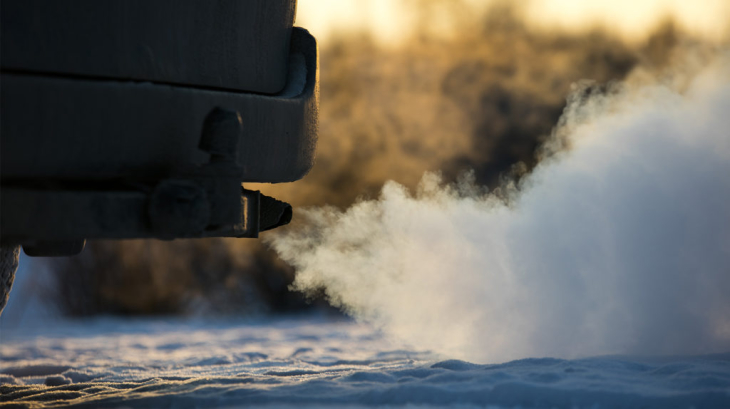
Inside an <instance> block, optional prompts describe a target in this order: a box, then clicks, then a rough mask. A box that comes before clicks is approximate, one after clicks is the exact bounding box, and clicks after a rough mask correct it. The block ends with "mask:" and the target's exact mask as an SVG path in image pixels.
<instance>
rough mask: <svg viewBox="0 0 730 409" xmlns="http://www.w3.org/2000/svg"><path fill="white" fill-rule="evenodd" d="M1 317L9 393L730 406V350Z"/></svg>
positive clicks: (267, 323)
mask: <svg viewBox="0 0 730 409" xmlns="http://www.w3.org/2000/svg"><path fill="white" fill-rule="evenodd" d="M0 330H1V331H2V333H1V334H0V384H3V385H2V386H0V405H2V404H4V403H5V404H7V403H14V404H18V405H20V406H21V407H24V406H27V407H37V406H43V405H49V406H64V405H80V406H83V407H211V406H217V407H221V406H222V407H251V406H272V407H302V406H310V407H322V406H328V405H329V406H337V407H342V406H347V407H372V406H388V407H401V406H414V407H428V406H444V405H453V406H461V407H485V406H486V407H500V408H501V407H509V408H512V407H541V408H543V407H545V408H547V407H589V408H615V407H632V408H633V407H642V408H654V407H656V408H730V354H722V355H714V356H702V357H673V358H663V359H658V358H655V359H649V358H643V359H640V358H626V357H600V358H589V359H578V360H560V359H550V358H530V359H523V360H518V361H513V362H507V363H501V364H492V365H476V364H471V363H468V362H463V361H456V360H447V359H446V360H445V359H444V358H443V357H436V356H433V355H431V354H429V353H426V352H417V351H413V350H411V349H408V348H404V347H403V346H402V345H397V344H394V343H392V342H389V341H388V340H386V339H384V338H383V337H382V336H381V335H380V334H379V333H378V332H377V331H375V330H373V329H372V328H370V327H368V326H365V325H362V324H357V323H354V322H351V321H347V320H342V319H337V320H333V319H331V318H327V317H317V316H307V317H287V318H278V319H267V320H258V321H251V320H249V321H245V320H213V321H211V320H202V319H194V320H169V319H165V320H163V319H148V320H123V319H113V318H103V319H94V320H84V321H57V322H55V323H53V324H49V323H48V322H45V323H42V322H41V323H39V324H38V325H13V326H8V325H5V326H0ZM485 342H488V340H485Z"/></svg>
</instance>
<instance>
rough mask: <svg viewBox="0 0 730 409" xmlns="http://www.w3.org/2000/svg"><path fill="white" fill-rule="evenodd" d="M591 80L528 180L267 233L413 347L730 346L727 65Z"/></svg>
mask: <svg viewBox="0 0 730 409" xmlns="http://www.w3.org/2000/svg"><path fill="white" fill-rule="evenodd" d="M692 72H693V70H691V69H686V70H675V73H674V75H672V76H669V77H668V76H665V77H663V78H662V79H661V80H652V81H648V80H647V75H641V73H635V75H633V76H632V77H631V78H630V79H629V80H627V81H626V82H624V83H622V84H612V85H609V86H607V87H605V88H603V89H601V88H599V87H595V86H579V87H578V89H576V91H575V92H574V93H573V94H572V95H571V97H570V98H569V100H568V106H567V108H566V109H565V112H564V114H563V117H562V118H561V120H560V123H559V124H558V126H557V127H556V128H555V130H554V132H553V136H552V138H551V139H550V140H549V141H548V143H546V145H545V146H544V147H543V149H542V151H541V161H540V163H539V164H538V165H537V166H536V168H535V169H534V170H533V171H532V172H531V173H530V174H529V175H526V176H524V177H523V178H522V179H521V180H520V181H519V182H509V183H505V184H503V186H502V187H500V188H499V189H497V190H496V191H493V192H485V191H484V189H483V188H480V187H479V186H476V185H475V183H473V181H472V180H473V179H470V178H469V176H468V175H467V176H466V177H464V178H462V180H461V181H460V182H458V183H455V184H444V183H442V182H441V180H440V177H439V175H438V174H433V173H428V174H426V175H425V176H424V177H423V179H422V181H421V183H420V185H419V187H418V189H417V191H416V192H415V193H414V194H411V193H410V192H409V191H408V190H407V189H406V188H404V187H402V186H401V185H399V184H397V183H394V182H389V183H386V184H385V186H384V187H383V189H382V192H381V195H380V197H379V198H378V199H376V200H362V201H360V202H358V203H356V204H355V205H353V206H352V207H350V208H349V209H347V210H346V211H340V210H338V209H336V208H332V207H323V208H311V209H308V210H301V211H299V213H298V216H299V217H300V218H304V219H305V222H304V223H303V225H302V226H300V228H298V229H288V230H287V231H285V232H281V233H278V234H274V235H272V236H269V237H268V240H269V243H270V244H271V245H272V246H273V247H274V248H275V249H276V251H277V252H278V253H279V254H280V256H281V257H282V258H283V259H284V260H286V261H287V262H288V263H290V264H291V265H293V266H294V267H295V268H296V271H297V275H296V280H295V282H294V285H293V287H294V288H295V289H297V290H299V291H303V292H307V293H316V292H318V291H322V290H323V291H324V292H325V294H326V296H327V297H328V299H329V301H330V302H331V303H332V304H333V305H335V306H338V307H341V308H342V309H344V310H345V311H346V312H347V313H349V314H351V315H352V316H354V317H355V318H357V319H359V320H362V321H365V322H368V323H371V324H373V325H375V326H377V327H379V328H380V329H382V330H383V331H384V332H385V333H386V334H389V335H391V336H393V337H396V338H398V339H400V340H401V341H405V342H408V343H410V344H412V345H413V346H414V347H417V348H422V349H430V350H432V351H434V352H437V353H442V354H444V355H448V356H449V357H453V358H461V359H466V360H469V361H475V362H499V361H507V360H511V359H517V358H524V357H527V356H554V357H577V356H588V355H599V354H619V353H620V354H652V355H654V354H699V353H711V352H719V351H727V350H728V349H730V58H728V55H724V56H723V57H721V58H717V61H716V62H714V63H713V64H710V66H709V67H708V68H704V69H702V70H696V71H695V72H694V73H692Z"/></svg>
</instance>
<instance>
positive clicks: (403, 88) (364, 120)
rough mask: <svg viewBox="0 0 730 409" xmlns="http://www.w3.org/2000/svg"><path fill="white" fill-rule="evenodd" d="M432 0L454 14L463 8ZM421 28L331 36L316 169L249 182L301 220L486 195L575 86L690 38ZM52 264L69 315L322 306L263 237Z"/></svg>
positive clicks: (118, 249) (669, 26) (128, 249)
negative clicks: (426, 192) (407, 198)
mask: <svg viewBox="0 0 730 409" xmlns="http://www.w3.org/2000/svg"><path fill="white" fill-rule="evenodd" d="M411 3H412V5H413V6H414V7H415V8H416V9H418V7H421V6H426V5H429V4H432V3H433V2H427V1H420V2H418V1H412V2H411ZM440 4H441V5H443V4H452V5H453V6H452V10H453V11H454V12H455V13H456V12H458V11H459V10H458V5H459V2H456V1H455V2H449V3H444V2H440ZM474 18H475V17H474V16H470V19H472V20H474ZM421 19H422V20H421V21H420V22H419V24H420V26H419V27H421V28H419V30H420V31H419V32H420V33H422V34H423V35H416V36H414V37H413V38H412V39H410V40H409V41H408V42H406V43H404V44H402V45H398V46H389V47H386V46H383V45H382V44H381V43H379V42H376V41H374V40H373V38H372V36H371V35H369V34H368V33H366V32H364V33H349V34H346V33H343V34H342V35H337V36H333V37H332V38H329V39H328V41H327V42H326V44H324V46H322V47H321V49H320V59H321V60H320V61H321V73H320V74H321V75H320V78H321V95H320V101H321V102H320V104H321V106H320V109H321V110H320V119H319V120H320V136H319V145H318V154H317V163H316V165H315V167H314V168H313V169H312V171H311V173H310V174H309V175H308V176H306V177H305V178H304V179H303V180H301V181H299V182H296V183H293V184H284V185H253V184H252V185H248V184H247V185H246V187H247V188H249V189H251V188H253V189H260V190H262V191H264V193H266V194H269V195H272V196H274V197H276V198H278V199H281V200H284V201H287V202H289V203H291V204H292V205H293V206H294V209H295V219H296V209H297V208H298V207H302V206H315V205H323V204H330V205H335V206H338V207H347V206H348V205H350V204H352V203H353V202H355V201H356V200H358V198H361V197H377V195H378V191H379V189H380V188H381V186H382V184H383V182H385V181H386V180H389V179H392V180H396V181H398V182H400V183H402V184H404V185H406V186H408V187H411V188H412V187H414V186H415V185H416V184H417V182H418V181H419V179H420V178H421V176H422V175H423V173H424V171H427V170H432V171H433V170H440V171H441V172H442V173H443V175H444V177H445V179H446V180H453V179H455V178H456V177H457V176H458V175H459V174H460V173H463V172H465V171H468V170H474V171H475V176H476V180H477V181H478V182H479V183H481V184H483V185H485V186H488V187H490V188H494V187H495V186H496V185H497V184H498V183H499V180H500V177H501V176H503V175H505V174H507V173H509V172H513V173H514V171H515V170H517V171H518V173H519V172H526V171H529V169H530V168H531V167H533V166H534V165H535V163H536V156H535V149H536V147H537V146H538V145H539V144H540V143H541V141H543V140H544V139H545V138H546V136H547V135H549V134H550V132H551V129H552V127H553V126H554V125H555V124H556V123H557V121H558V118H559V117H560V115H561V112H562V110H563V107H564V105H565V98H566V96H567V95H568V94H569V92H570V89H571V84H573V83H575V82H576V81H579V80H583V79H590V80H594V81H597V82H599V83H605V82H608V81H615V80H621V79H623V78H625V77H626V76H627V75H628V74H629V72H631V71H632V69H634V68H635V67H637V66H642V67H645V68H646V69H659V68H661V67H662V66H664V65H666V64H667V62H668V61H670V59H671V56H672V53H673V52H674V50H676V49H677V48H678V47H679V46H680V45H681V43H682V42H686V41H691V39H687V38H686V36H683V35H681V33H680V30H679V29H677V28H676V26H675V24H674V23H672V21H671V20H667V21H665V22H664V23H662V24H660V25H659V26H658V27H656V28H655V29H654V31H653V32H652V33H651V34H650V35H649V36H648V37H647V38H646V39H645V40H644V41H638V42H627V41H625V40H623V39H622V38H620V37H619V36H617V35H614V34H612V33H610V32H608V31H606V30H601V29H598V28H596V29H595V30H592V31H589V32H583V33H569V32H555V31H546V30H544V29H538V28H533V27H530V26H529V25H527V24H526V23H525V21H524V20H523V19H522V18H521V17H520V16H519V13H516V12H515V9H513V8H511V7H509V6H504V5H501V6H495V7H493V8H490V9H487V10H486V11H484V12H483V13H481V14H480V15H479V16H477V18H476V21H477V23H476V24H469V25H466V24H465V28H466V29H465V30H463V31H457V32H456V33H455V34H453V35H450V36H444V37H438V36H432V35H427V33H428V32H429V31H428V29H427V28H428V27H429V21H428V13H424V14H423V15H422V16H421ZM417 34H418V33H417ZM516 164H517V165H516ZM295 224H296V223H295ZM285 228H296V226H294V227H285ZM263 234H264V235H266V234H276V232H267V233H263ZM48 263H49V264H48V267H49V270H50V271H51V273H52V277H53V282H49V283H47V286H48V288H47V291H48V296H49V297H52V298H53V299H54V300H55V301H56V303H57V304H58V305H59V306H60V307H61V309H62V310H63V311H64V312H65V313H66V314H68V315H71V316H88V315H94V314H127V315H129V314H131V315H144V314H239V315H240V314H261V313H279V312H285V313H291V312H294V311H301V310H305V309H309V308H326V307H325V303H324V302H323V301H322V300H309V301H307V300H304V299H303V297H302V296H301V295H300V294H298V293H294V292H290V291H288V285H289V284H290V283H291V282H292V280H293V276H294V272H293V270H292V269H291V268H290V267H289V266H287V265H286V264H284V263H283V262H282V261H280V260H279V259H278V258H277V256H276V255H275V254H274V253H273V251H271V250H269V249H267V248H266V246H265V245H264V244H262V243H261V242H260V241H258V240H250V239H238V240H237V239H205V240H176V241H171V242H164V241H151V240H137V241H92V242H89V243H88V244H87V248H86V250H84V251H83V252H82V254H80V255H79V256H76V257H70V258H59V259H49V260H48Z"/></svg>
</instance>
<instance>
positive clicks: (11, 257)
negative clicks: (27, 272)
mask: <svg viewBox="0 0 730 409" xmlns="http://www.w3.org/2000/svg"><path fill="white" fill-rule="evenodd" d="M19 257H20V246H0V314H2V313H3V309H4V308H5V305H7V303H8V297H9V296H10V288H11V287H12V286H13V280H14V279H15V270H17V269H18V258H19Z"/></svg>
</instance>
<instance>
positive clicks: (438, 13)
mask: <svg viewBox="0 0 730 409" xmlns="http://www.w3.org/2000/svg"><path fill="white" fill-rule="evenodd" d="M461 4H462V6H461V9H459V8H458V7H453V6H454V3H451V2H444V1H441V0H436V1H434V0H430V1H429V0H421V1H415V0H300V2H299V6H298V10H297V24H298V25H300V26H303V27H307V28H308V29H309V30H311V31H312V32H313V33H314V35H315V36H316V37H317V38H318V39H319V40H320V41H321V42H327V41H329V40H330V39H331V38H332V36H336V35H342V34H345V33H350V34H351V33H358V32H368V33H372V35H373V37H374V38H375V40H376V41H378V42H379V43H380V44H381V45H399V44H402V43H403V42H404V41H406V40H407V39H408V38H409V37H410V36H412V35H413V34H414V32H415V31H416V29H417V28H418V18H419V17H423V18H424V20H425V22H426V24H427V26H426V27H425V28H426V29H427V32H428V33H429V34H437V35H446V36H448V35H450V34H452V33H453V32H454V31H455V30H459V29H462V30H463V29H469V28H468V27H469V25H468V23H469V21H461V20H463V19H464V18H466V20H469V19H470V18H471V19H475V18H478V17H477V16H479V15H480V14H481V12H483V11H484V10H486V9H488V8H489V7H492V6H494V5H499V4H510V5H514V4H518V5H521V6H523V7H522V10H521V12H522V13H523V14H524V17H525V19H526V21H528V22H529V23H530V24H533V25H534V26H536V27H541V28H544V29H561V30H567V31H584V30H587V29H591V28H593V27H596V26H599V27H601V28H604V29H608V30H610V31H614V32H617V33H619V34H620V35H622V36H623V37H625V38H626V39H642V38H643V37H644V36H645V35H646V34H647V33H648V32H650V31H651V30H652V29H654V28H655V27H656V26H657V25H658V24H660V23H662V22H663V21H665V20H666V19H667V18H669V17H671V18H673V19H674V21H675V22H676V23H677V24H678V25H679V26H680V27H681V28H683V29H685V30H687V31H688V32H690V33H693V34H695V35H698V36H701V37H704V38H705V39H711V40H721V39H722V40H727V38H728V37H729V36H730V30H729V29H728V27H730V24H729V23H730V2H728V1H726V0H610V1H600V0H596V1H585V0H522V1H519V0H518V1H514V2H507V3H503V2H500V1H498V0H463V1H462V2H461ZM446 9H449V10H448V11H447V10H446ZM455 9H456V10H455ZM457 20H458V21H457Z"/></svg>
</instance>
